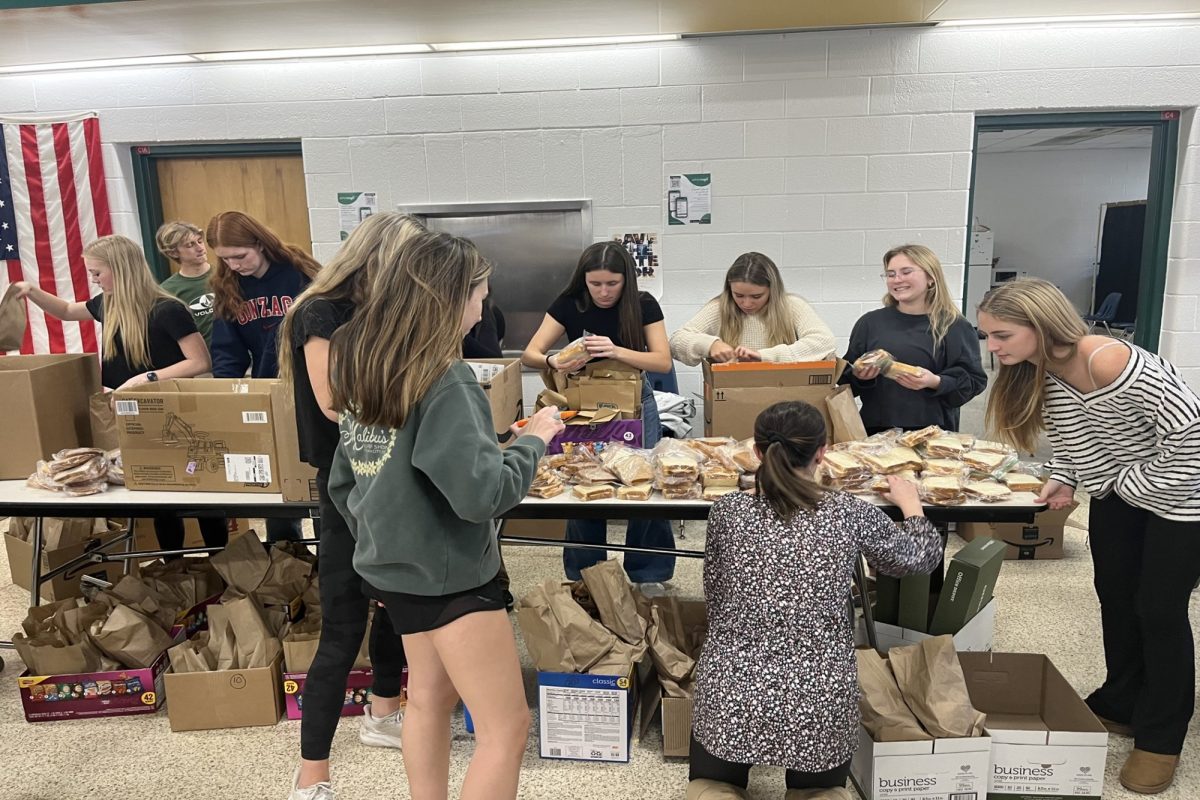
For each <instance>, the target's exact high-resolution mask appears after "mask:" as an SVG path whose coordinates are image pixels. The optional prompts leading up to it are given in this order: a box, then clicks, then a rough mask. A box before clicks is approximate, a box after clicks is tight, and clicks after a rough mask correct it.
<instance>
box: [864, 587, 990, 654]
mask: <svg viewBox="0 0 1200 800" xmlns="http://www.w3.org/2000/svg"><path fill="white" fill-rule="evenodd" d="M998 607H999V601H998V600H997V599H996V598H994V597H993V598H992V600H991V602H989V603H988V604H987V605H986V606H984V607H983V610H982V611H980V612H979V613H978V614H976V615H975V616H973V617H971V619H970V621H968V622H967V624H966V625H964V626H962V628H961V629H959V631H958V632H957V633H955V634H954V649H955V650H957V651H959V652H960V653H961V652H986V651H988V650H991V649H992V639H993V638H994V637H995V635H996V610H997V608H998ZM862 625H863V623H862V621H861V620H860V621H859V631H858V635H857V637H856V639H857V641H858V642H859V643H860V644H864V645H865V644H866V641H867V640H866V633H865V631H864V630H863V629H862ZM932 635H933V634H931V633H924V632H922V631H918V630H911V629H909V628H904V627H901V626H899V625H889V624H888V623H886V622H879V621H878V620H877V621H876V622H875V641H876V642H877V643H878V644H879V649H880V650H881V651H882V652H885V653H886V652H887V651H888V650H890V649H891V648H893V647H903V646H905V645H910V644H916V643H917V642H920V641H921V640H922V639H928V638H929V637H930V636H932Z"/></svg>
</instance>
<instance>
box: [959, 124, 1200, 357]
mask: <svg viewBox="0 0 1200 800" xmlns="http://www.w3.org/2000/svg"><path fill="white" fill-rule="evenodd" d="M1178 124H1179V112H1177V111H1162V112H1108V113H1104V112H1096V113H1070V114H1031V115H1005V116H996V117H977V118H976V125H975V147H974V158H973V159H972V168H971V198H970V206H969V208H970V212H969V213H970V219H971V223H972V235H971V236H970V237H968V252H967V257H966V259H965V263H966V264H967V265H968V266H967V269H966V275H965V281H964V292H963V309H964V313H965V314H966V315H967V318H968V319H970V320H971V321H972V322H974V317H975V314H974V309H975V307H976V306H977V305H978V303H979V301H980V300H981V299H982V298H983V295H984V293H986V292H987V291H988V290H989V289H991V288H992V287H993V286H996V285H998V284H1000V283H1003V282H1004V281H1007V280H1013V279H1016V278H1021V277H1040V278H1044V279H1046V280H1049V281H1051V282H1052V283H1054V284H1056V285H1057V286H1059V288H1061V289H1062V290H1063V292H1064V294H1066V295H1067V297H1068V298H1069V299H1070V300H1071V302H1072V304H1074V305H1075V307H1076V310H1078V311H1079V313H1080V314H1081V315H1085V316H1088V315H1091V316H1096V315H1097V314H1098V312H1101V311H1104V312H1106V313H1105V316H1106V317H1110V318H1109V319H1108V322H1109V323H1118V324H1119V325H1118V326H1117V327H1114V328H1113V331H1114V333H1116V332H1126V333H1128V334H1129V335H1130V336H1132V338H1133V341H1135V342H1136V343H1137V344H1139V345H1141V346H1142V347H1144V348H1146V349H1148V350H1155V349H1156V348H1157V346H1158V338H1159V333H1160V328H1161V325H1162V306H1163V294H1164V289H1165V285H1166V268H1167V239H1168V235H1169V230H1170V216H1171V198H1172V195H1173V192H1174V182H1175V158H1176V150H1177V143H1178ZM1117 295H1119V296H1117ZM1106 300H1108V301H1109V305H1108V306H1105V301H1106ZM1101 331H1102V332H1105V331H1104V329H1101Z"/></svg>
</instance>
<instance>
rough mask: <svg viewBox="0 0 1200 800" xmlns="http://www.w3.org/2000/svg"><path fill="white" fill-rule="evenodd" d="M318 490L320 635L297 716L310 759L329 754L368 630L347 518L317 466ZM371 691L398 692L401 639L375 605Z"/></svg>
mask: <svg viewBox="0 0 1200 800" xmlns="http://www.w3.org/2000/svg"><path fill="white" fill-rule="evenodd" d="M317 490H318V492H319V494H320V499H319V503H320V510H321V523H322V524H321V528H320V537H321V545H320V553H321V557H320V562H319V564H320V566H319V569H318V572H317V580H318V581H319V583H318V585H319V587H320V589H321V614H322V625H321V641H320V643H319V644H318V645H317V654H316V656H315V657H314V658H313V662H312V666H310V667H309V669H308V677H307V678H306V679H305V682H304V714H303V716H302V717H301V719H300V756H301V757H302V758H305V759H307V760H310V761H322V760H324V759H327V758H329V747H330V745H331V744H332V743H333V734H334V732H335V731H336V730H337V724H338V720H339V719H340V718H341V714H342V705H343V704H344V703H345V699H346V678H347V676H348V675H349V674H350V669H351V667H352V666H353V665H354V659H355V657H357V655H358V648H359V645H361V644H362V640H363V635H364V634H365V633H366V632H367V611H368V603H369V601H368V600H367V596H366V595H364V594H363V592H362V578H360V577H359V576H358V573H356V572H355V571H354V564H353V561H352V559H353V558H354V538H353V537H352V536H351V535H350V529H349V528H347V527H346V521H345V520H343V519H342V517H341V515H340V514H339V513H338V510H337V508H336V507H335V506H334V505H333V503H332V502H330V500H329V472H328V471H327V470H318V472H317ZM370 650H371V665H372V666H373V667H374V669H375V681H374V684H373V685H372V686H371V692H372V693H373V694H375V695H378V696H379V697H399V696H400V678H401V670H403V668H404V664H405V659H404V645H403V644H401V642H400V637H399V636H397V635H396V633H395V632H394V631H393V630H392V625H391V621H390V620H389V619H388V616H387V610H386V609H383V608H376V609H375V619H374V621H373V623H372V626H371V640H370Z"/></svg>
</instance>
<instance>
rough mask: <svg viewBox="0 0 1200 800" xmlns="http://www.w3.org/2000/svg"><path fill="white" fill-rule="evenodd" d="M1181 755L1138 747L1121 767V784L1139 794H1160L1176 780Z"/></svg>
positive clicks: (1130, 753)
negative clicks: (1171, 754)
mask: <svg viewBox="0 0 1200 800" xmlns="http://www.w3.org/2000/svg"><path fill="white" fill-rule="evenodd" d="M1178 765H1179V756H1166V755H1163V754H1161V753H1148V752H1146V751H1145V750H1138V749H1137V748H1136V747H1135V748H1133V750H1131V751H1130V752H1129V758H1127V759H1125V766H1123V767H1121V785H1122V786H1124V787H1125V788H1126V789H1128V790H1129V791H1131V792H1137V793H1139V794H1158V793H1159V792H1161V791H1162V790H1163V789H1166V788H1167V787H1168V786H1170V785H1171V781H1173V780H1175V767H1177V766H1178Z"/></svg>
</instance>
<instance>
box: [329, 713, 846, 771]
mask: <svg viewBox="0 0 1200 800" xmlns="http://www.w3.org/2000/svg"><path fill="white" fill-rule="evenodd" d="M306 702H307V701H306ZM688 756H689V759H690V760H691V764H690V765H689V766H688V780H689V781H694V780H698V779H701V778H704V779H707V780H710V781H720V782H721V783H728V784H730V785H733V786H739V787H741V788H743V789H745V788H746V784H747V783H749V782H750V767H752V766H753V765H752V764H734V763H733V762H731V761H724V760H722V759H720V758H717V757H716V756H714V755H713V754H712V753H710V752H708V751H707V750H705V749H704V745H702V744H700V743H699V742H697V741H696V737H695V735H693V736H692V744H691V747H690V748H689V752H688ZM849 775H850V762H849V761H847V762H846V763H845V764H842V765H840V766H837V767H834V768H833V769H830V770H826V771H825V772H799V771H797V770H794V769H789V770H788V771H787V773H786V774H785V776H784V782H785V783H786V784H787V788H789V789H834V788H837V787H839V786H845V785H846V778H847V777H849Z"/></svg>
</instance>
